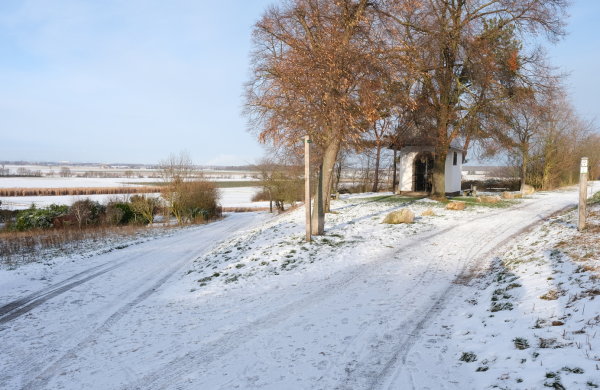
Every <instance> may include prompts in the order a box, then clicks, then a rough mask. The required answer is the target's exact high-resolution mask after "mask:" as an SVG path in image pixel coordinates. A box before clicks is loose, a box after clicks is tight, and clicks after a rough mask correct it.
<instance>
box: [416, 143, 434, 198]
mask: <svg viewBox="0 0 600 390" xmlns="http://www.w3.org/2000/svg"><path fill="white" fill-rule="evenodd" d="M432 173H433V154H432V153H431V152H421V153H419V154H417V156H416V157H415V160H414V163H413V191H415V192H431V188H432V184H431V183H432V176H433V175H432Z"/></svg>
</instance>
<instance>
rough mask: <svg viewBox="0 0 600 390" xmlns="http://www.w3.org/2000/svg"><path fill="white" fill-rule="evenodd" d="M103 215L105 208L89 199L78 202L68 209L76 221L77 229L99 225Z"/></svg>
mask: <svg viewBox="0 0 600 390" xmlns="http://www.w3.org/2000/svg"><path fill="white" fill-rule="evenodd" d="M105 213H106V207H105V206H103V205H101V204H100V203H98V202H94V201H92V200H90V199H84V200H78V201H77V202H75V203H73V204H72V205H71V207H70V208H69V214H70V215H72V216H73V218H74V219H75V220H76V221H77V224H78V226H79V228H81V227H83V226H88V225H99V224H100V222H101V220H102V218H103V217H104V216H105V215H104V214H105Z"/></svg>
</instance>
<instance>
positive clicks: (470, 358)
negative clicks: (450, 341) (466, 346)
mask: <svg viewBox="0 0 600 390" xmlns="http://www.w3.org/2000/svg"><path fill="white" fill-rule="evenodd" d="M458 360H460V361H461V362H465V363H472V362H474V361H476V360H477V355H476V354H475V353H473V352H463V353H462V355H461V356H460V359H458Z"/></svg>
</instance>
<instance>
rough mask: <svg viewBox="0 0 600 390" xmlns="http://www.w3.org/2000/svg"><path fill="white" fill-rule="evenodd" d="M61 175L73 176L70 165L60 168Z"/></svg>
mask: <svg viewBox="0 0 600 390" xmlns="http://www.w3.org/2000/svg"><path fill="white" fill-rule="evenodd" d="M59 174H60V177H71V175H72V174H71V169H70V168H69V167H61V168H60V172H59Z"/></svg>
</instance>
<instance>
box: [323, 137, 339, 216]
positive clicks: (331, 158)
mask: <svg viewBox="0 0 600 390" xmlns="http://www.w3.org/2000/svg"><path fill="white" fill-rule="evenodd" d="M340 144H341V142H340V141H339V140H335V141H332V142H331V143H330V144H329V145H328V146H327V148H325V153H324V154H323V190H322V194H323V212H325V213H328V212H329V211H330V203H331V187H332V183H333V176H334V172H333V170H334V167H335V162H336V160H337V156H338V153H339V151H340Z"/></svg>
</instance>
